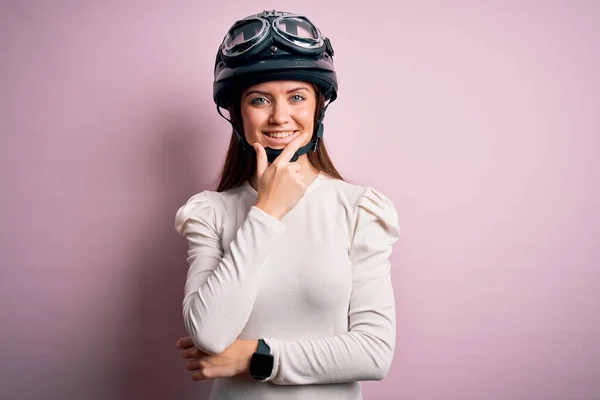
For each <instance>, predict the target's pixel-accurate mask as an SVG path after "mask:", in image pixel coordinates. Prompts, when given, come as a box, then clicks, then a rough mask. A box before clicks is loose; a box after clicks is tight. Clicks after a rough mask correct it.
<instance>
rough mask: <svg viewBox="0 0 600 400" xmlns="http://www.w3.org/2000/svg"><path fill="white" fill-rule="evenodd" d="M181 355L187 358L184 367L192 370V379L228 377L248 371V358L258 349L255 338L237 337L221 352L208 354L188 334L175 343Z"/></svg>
mask: <svg viewBox="0 0 600 400" xmlns="http://www.w3.org/2000/svg"><path fill="white" fill-rule="evenodd" d="M176 346H177V348H179V349H181V352H180V354H181V357H183V358H185V359H187V360H188V362H187V364H186V368H187V369H188V370H189V371H192V372H194V373H193V374H192V379H193V380H195V381H199V380H203V379H216V378H228V377H232V376H236V375H239V374H243V373H245V372H248V368H249V366H250V358H251V357H252V354H254V352H256V350H257V349H258V341H257V340H241V339H237V340H236V341H235V342H233V344H232V345H231V346H229V347H228V348H227V349H225V351H224V352H222V353H221V354H216V355H209V354H206V353H204V352H202V351H201V350H200V349H198V348H197V347H196V346H195V345H194V342H192V339H191V338H190V337H189V336H186V337H183V338H181V339H179V340H178V341H177V343H176Z"/></svg>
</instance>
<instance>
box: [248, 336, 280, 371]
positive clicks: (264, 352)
mask: <svg viewBox="0 0 600 400" xmlns="http://www.w3.org/2000/svg"><path fill="white" fill-rule="evenodd" d="M274 361H275V358H274V357H273V354H271V348H270V347H269V345H268V344H266V343H265V341H264V340H262V339H258V349H257V350H256V352H255V353H254V354H252V358H251V359H250V370H249V372H250V375H251V376H252V377H253V378H254V379H256V380H260V381H262V380H265V379H267V378H268V377H270V376H271V373H272V372H273V364H274Z"/></svg>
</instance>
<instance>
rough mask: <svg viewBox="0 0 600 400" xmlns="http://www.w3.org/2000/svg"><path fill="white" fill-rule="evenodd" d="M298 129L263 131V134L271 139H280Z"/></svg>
mask: <svg viewBox="0 0 600 400" xmlns="http://www.w3.org/2000/svg"><path fill="white" fill-rule="evenodd" d="M296 132H298V131H278V132H263V135H265V136H267V137H270V138H272V139H281V138H286V137H290V136H292V135H293V134H295V133H296Z"/></svg>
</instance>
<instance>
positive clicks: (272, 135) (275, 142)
mask: <svg viewBox="0 0 600 400" xmlns="http://www.w3.org/2000/svg"><path fill="white" fill-rule="evenodd" d="M299 134H300V131H297V130H294V131H264V132H263V137H264V138H265V141H266V142H267V144H268V145H269V146H270V147H273V146H281V145H283V146H285V145H287V144H288V143H289V142H291V141H292V140H294V139H295V138H296V137H297V136H298V135H299Z"/></svg>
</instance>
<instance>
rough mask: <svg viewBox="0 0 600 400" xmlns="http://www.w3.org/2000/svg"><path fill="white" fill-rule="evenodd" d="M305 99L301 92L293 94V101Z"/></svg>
mask: <svg viewBox="0 0 600 400" xmlns="http://www.w3.org/2000/svg"><path fill="white" fill-rule="evenodd" d="M302 100H304V96H301V95H299V94H295V95H293V96H292V101H302Z"/></svg>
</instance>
